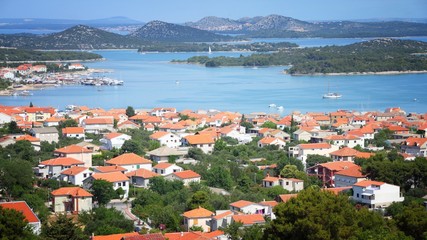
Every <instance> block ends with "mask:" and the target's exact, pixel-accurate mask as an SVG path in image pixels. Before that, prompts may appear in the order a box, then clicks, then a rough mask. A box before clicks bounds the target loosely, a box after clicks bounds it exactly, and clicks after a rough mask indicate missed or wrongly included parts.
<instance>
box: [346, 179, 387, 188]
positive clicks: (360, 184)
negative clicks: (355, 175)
mask: <svg viewBox="0 0 427 240" xmlns="http://www.w3.org/2000/svg"><path fill="white" fill-rule="evenodd" d="M383 184H385V182H377V181H371V180H365V181H361V182H358V183H355V184H354V185H353V186H358V187H368V186H371V185H376V186H381V185H383Z"/></svg>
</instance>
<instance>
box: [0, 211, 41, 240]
mask: <svg viewBox="0 0 427 240" xmlns="http://www.w3.org/2000/svg"><path fill="white" fill-rule="evenodd" d="M32 238H35V236H34V235H33V234H32V232H31V229H30V228H29V227H28V222H27V220H26V219H25V217H24V215H23V214H22V213H21V212H19V211H16V210H14V209H6V208H3V207H2V206H0V239H10V240H15V239H16V240H18V239H32Z"/></svg>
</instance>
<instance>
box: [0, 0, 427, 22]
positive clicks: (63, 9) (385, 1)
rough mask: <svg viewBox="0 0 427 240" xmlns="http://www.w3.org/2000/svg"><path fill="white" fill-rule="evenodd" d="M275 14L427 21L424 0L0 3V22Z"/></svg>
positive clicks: (171, 19)
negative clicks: (29, 19)
mask: <svg viewBox="0 0 427 240" xmlns="http://www.w3.org/2000/svg"><path fill="white" fill-rule="evenodd" d="M270 14H280V15H283V16H288V17H292V18H296V19H300V20H356V19H381V18H427V0H215V1H205V0H0V18H50V19H82V20H88V19H100V18H109V17H114V16H124V17H128V18H131V19H135V20H139V21H143V22H148V21H151V20H162V21H167V22H173V23H183V22H188V21H197V20H199V19H201V18H203V17H205V16H218V17H226V18H231V19H238V18H241V17H253V16H266V15H270Z"/></svg>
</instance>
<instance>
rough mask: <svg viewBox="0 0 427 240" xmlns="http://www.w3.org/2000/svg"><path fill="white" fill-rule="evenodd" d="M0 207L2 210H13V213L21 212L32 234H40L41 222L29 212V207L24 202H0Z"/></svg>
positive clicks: (31, 211)
mask: <svg viewBox="0 0 427 240" xmlns="http://www.w3.org/2000/svg"><path fill="white" fill-rule="evenodd" d="M0 207H2V208H4V209H13V210H15V211H18V212H21V213H22V215H24V217H25V220H26V221H27V222H28V224H29V225H30V226H31V230H32V231H33V233H34V234H40V232H41V222H40V219H39V218H38V217H37V215H36V214H35V213H34V212H33V210H31V208H30V206H28V204H27V203H26V202H25V201H16V202H0Z"/></svg>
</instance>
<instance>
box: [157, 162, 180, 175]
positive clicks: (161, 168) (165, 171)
mask: <svg viewBox="0 0 427 240" xmlns="http://www.w3.org/2000/svg"><path fill="white" fill-rule="evenodd" d="M183 170H184V169H183V168H182V167H180V166H178V165H176V164H172V163H167V162H163V163H159V164H157V165H156V166H154V167H153V172H155V173H157V174H160V175H162V176H166V175H169V174H172V173H174V172H182V171H183Z"/></svg>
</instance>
